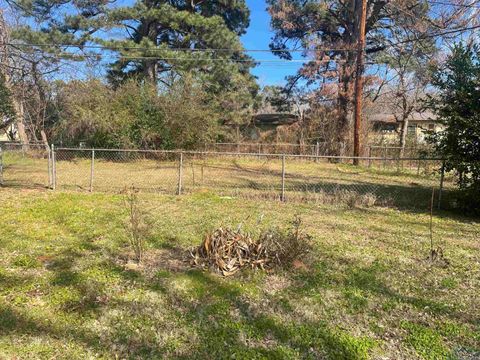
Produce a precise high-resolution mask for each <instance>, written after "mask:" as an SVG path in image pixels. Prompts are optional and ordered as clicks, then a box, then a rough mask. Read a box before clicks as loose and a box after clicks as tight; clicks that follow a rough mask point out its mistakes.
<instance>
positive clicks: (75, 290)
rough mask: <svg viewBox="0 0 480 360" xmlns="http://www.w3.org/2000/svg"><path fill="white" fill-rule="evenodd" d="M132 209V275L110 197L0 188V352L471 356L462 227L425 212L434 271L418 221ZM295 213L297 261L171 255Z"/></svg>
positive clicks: (372, 214)
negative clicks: (225, 273) (143, 216)
mask: <svg viewBox="0 0 480 360" xmlns="http://www.w3.org/2000/svg"><path fill="white" fill-rule="evenodd" d="M141 200H142V202H143V204H144V206H145V208H146V209H148V210H149V213H150V214H151V217H152V220H153V224H152V229H151V230H152V231H151V236H150V237H149V239H148V251H147V254H146V258H145V261H144V264H143V265H142V266H140V267H135V266H131V265H130V264H129V263H128V259H129V257H131V256H132V254H131V252H130V251H129V249H128V247H127V246H126V243H127V239H126V235H125V231H124V227H123V223H124V220H125V218H126V213H125V210H124V205H123V199H122V197H121V196H120V195H113V194H86V193H61V192H56V193H54V192H46V191H26V190H23V191H22V190H12V189H1V188H0V204H1V205H0V209H1V212H0V223H1V224H2V225H1V227H2V228H1V230H0V358H2V359H3V358H6V359H11V358H15V359H19V358H20V359H35V358H41V359H51V358H69V359H77V358H78V359H85V358H106V359H115V358H175V359H192V358H199V359H299V358H307V359H318V358H331V359H368V358H372V359H415V358H423V359H445V358H449V359H478V358H479V357H480V312H479V310H478V309H480V298H479V296H478V293H479V290H480V258H479V250H480V241H479V239H480V223H479V222H477V221H475V220H472V219H467V218H460V217H456V216H453V215H451V214H449V213H440V214H437V215H436V216H435V217H434V232H435V233H434V239H435V242H436V245H437V246H441V247H442V248H443V249H444V253H445V257H446V258H447V259H448V260H449V262H450V264H449V265H448V266H446V267H445V266H442V265H440V264H431V263H430V262H428V261H426V260H425V258H426V257H427V255H428V251H429V241H430V240H429V231H428V229H429V216H428V215H427V214H426V213H425V212H414V211H406V210H405V211H399V210H396V209H387V208H380V207H374V208H368V209H367V208H353V209H352V208H348V207H345V206H333V205H318V204H299V203H293V202H291V203H285V204H282V203H279V202H272V201H259V200H257V201H253V200H246V199H242V198H222V197H219V196H216V195H212V194H210V193H208V192H199V193H196V194H191V195H185V196H180V197H178V196H167V195H154V194H148V195H143V196H141ZM296 214H298V215H300V216H301V217H302V219H303V221H304V224H305V231H306V232H308V233H310V234H311V235H312V236H313V241H314V244H315V245H314V249H313V250H312V253H311V254H310V256H308V257H307V258H305V259H302V260H303V261H304V263H305V264H306V268H304V267H300V268H298V269H292V270H278V271H275V272H271V273H264V272H260V271H257V272H253V271H246V272H243V273H241V274H240V275H239V276H236V277H234V278H229V279H224V278H221V277H219V276H217V275H213V274H210V273H207V272H202V271H199V270H195V269H191V268H190V266H189V264H188V263H186V262H185V261H184V260H183V259H184V256H185V252H186V250H187V249H188V248H189V247H191V246H194V245H198V244H199V243H200V242H201V240H202V236H203V234H204V233H205V232H206V231H208V230H211V229H213V228H215V227H218V226H222V225H223V226H225V225H230V226H235V227H236V226H237V225H238V224H240V223H241V224H243V228H244V229H245V230H247V231H251V232H253V233H256V232H258V231H260V230H259V229H260V228H267V227H275V226H280V227H283V226H285V224H286V223H288V221H290V220H291V219H292V218H293V217H294V215H296ZM259 219H262V221H261V222H260V224H259Z"/></svg>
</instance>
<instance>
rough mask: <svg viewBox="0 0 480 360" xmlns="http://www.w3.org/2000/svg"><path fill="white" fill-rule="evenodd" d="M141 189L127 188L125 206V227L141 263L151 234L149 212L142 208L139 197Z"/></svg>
mask: <svg viewBox="0 0 480 360" xmlns="http://www.w3.org/2000/svg"><path fill="white" fill-rule="evenodd" d="M138 194H139V191H138V189H136V188H135V187H133V186H132V187H131V188H129V189H126V190H125V199H124V201H125V207H126V209H127V212H128V218H127V220H126V222H125V229H126V231H127V233H128V239H129V244H130V246H131V248H132V250H133V252H134V256H135V261H136V262H137V263H138V264H140V263H141V261H142V258H143V254H144V251H145V242H146V238H147V237H148V234H149V226H148V223H147V214H146V212H145V211H144V210H143V209H142V207H141V203H140V200H139V197H138Z"/></svg>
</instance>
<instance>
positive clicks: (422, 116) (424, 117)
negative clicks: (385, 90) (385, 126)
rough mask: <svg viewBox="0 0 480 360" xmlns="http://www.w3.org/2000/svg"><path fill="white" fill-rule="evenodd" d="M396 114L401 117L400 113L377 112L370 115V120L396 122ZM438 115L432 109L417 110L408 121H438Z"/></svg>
mask: <svg viewBox="0 0 480 360" xmlns="http://www.w3.org/2000/svg"><path fill="white" fill-rule="evenodd" d="M395 115H397V117H400V114H392V113H377V114H372V115H370V116H369V119H370V121H373V122H383V123H396V122H397V120H396V119H395ZM436 120H437V117H436V115H435V114H434V113H432V112H431V111H422V112H420V111H416V112H413V113H411V114H410V116H409V117H408V121H410V122H431V121H436Z"/></svg>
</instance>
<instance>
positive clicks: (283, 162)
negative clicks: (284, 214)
mask: <svg viewBox="0 0 480 360" xmlns="http://www.w3.org/2000/svg"><path fill="white" fill-rule="evenodd" d="M280 200H281V201H285V154H284V155H282V195H281V197H280Z"/></svg>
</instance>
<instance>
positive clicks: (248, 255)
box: [190, 217, 311, 276]
mask: <svg viewBox="0 0 480 360" xmlns="http://www.w3.org/2000/svg"><path fill="white" fill-rule="evenodd" d="M300 227H301V219H300V218H298V217H297V218H295V220H294V221H293V222H292V226H291V228H290V229H288V231H280V230H269V231H265V232H263V233H262V234H261V235H260V236H259V237H258V238H252V236H251V235H250V234H248V233H244V232H242V231H241V230H240V229H239V230H231V229H228V228H219V229H217V230H215V231H213V232H211V233H208V234H207V235H206V236H205V239H204V240H203V243H202V244H201V245H200V246H199V247H198V248H196V249H193V250H192V251H191V252H190V256H191V263H192V265H193V266H196V267H200V268H202V269H211V270H213V271H215V272H217V273H219V274H222V275H223V276H231V275H234V274H236V273H237V272H238V271H240V270H241V269H243V268H247V267H248V268H252V269H262V270H269V269H272V268H273V267H275V266H283V267H288V266H290V265H291V264H292V263H293V262H294V261H295V260H300V259H301V258H302V257H304V256H305V255H306V254H307V253H308V252H309V251H310V248H311V247H310V242H311V237H310V236H309V235H307V234H304V233H303V232H302V231H301V229H300Z"/></svg>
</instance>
